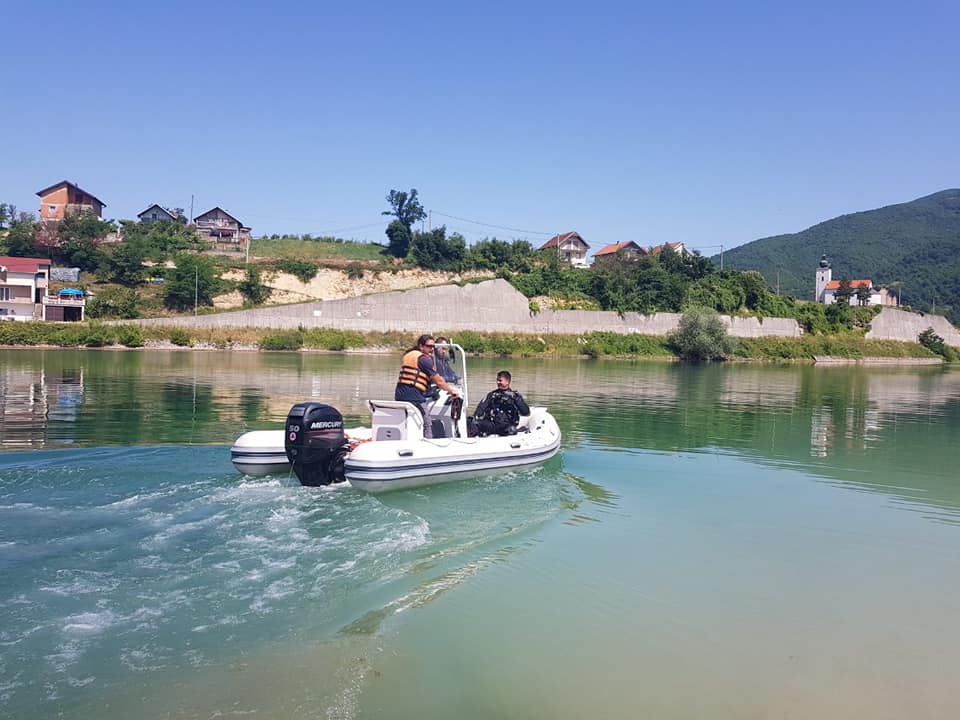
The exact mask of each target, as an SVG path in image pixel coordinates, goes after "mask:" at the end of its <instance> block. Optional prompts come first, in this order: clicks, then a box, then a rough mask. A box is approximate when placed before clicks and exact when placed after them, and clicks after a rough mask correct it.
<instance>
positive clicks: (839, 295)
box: [833, 280, 853, 305]
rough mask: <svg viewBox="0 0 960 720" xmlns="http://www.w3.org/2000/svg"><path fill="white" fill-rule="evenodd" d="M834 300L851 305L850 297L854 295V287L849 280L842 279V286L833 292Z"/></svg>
mask: <svg viewBox="0 0 960 720" xmlns="http://www.w3.org/2000/svg"><path fill="white" fill-rule="evenodd" d="M833 297H834V301H835V302H836V303H837V304H838V305H849V304H850V298H852V297H853V287H852V286H851V285H850V281H849V280H841V281H840V287H838V288H837V291H836V292H835V293H834V294H833Z"/></svg>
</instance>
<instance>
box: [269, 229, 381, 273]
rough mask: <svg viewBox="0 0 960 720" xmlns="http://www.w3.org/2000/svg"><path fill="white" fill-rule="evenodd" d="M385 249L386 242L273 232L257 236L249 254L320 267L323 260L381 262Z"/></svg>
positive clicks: (333, 261)
mask: <svg viewBox="0 0 960 720" xmlns="http://www.w3.org/2000/svg"><path fill="white" fill-rule="evenodd" d="M385 250H386V248H384V246H383V245H377V244H374V243H361V242H351V241H349V240H341V239H339V238H332V237H322V238H321V237H311V236H310V235H300V236H291V235H271V236H270V237H261V238H254V239H253V241H252V242H251V243H250V254H251V256H254V257H256V258H257V259H258V260H262V261H269V260H303V261H306V262H312V263H317V265H318V267H319V265H320V264H323V263H331V264H337V265H339V264H342V263H344V262H364V263H380V262H382V261H383V260H384V252H385Z"/></svg>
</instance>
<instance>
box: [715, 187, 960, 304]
mask: <svg viewBox="0 0 960 720" xmlns="http://www.w3.org/2000/svg"><path fill="white" fill-rule="evenodd" d="M824 253H826V255H827V257H828V258H829V259H830V262H831V264H832V266H833V278H834V279H835V280H842V279H844V278H846V279H864V278H869V279H870V280H873V282H874V283H875V284H877V285H879V286H888V287H889V286H891V285H893V289H894V290H896V288H897V287H898V283H902V287H903V302H904V304H907V305H912V306H913V307H914V309H916V310H924V311H929V310H931V309H932V307H933V306H934V305H935V306H936V310H937V311H938V312H943V313H946V314H947V315H948V317H950V318H951V319H952V320H953V322H954V323H956V322H958V320H960V189H954V190H943V191H941V192H938V193H935V194H933V195H928V196H927V197H922V198H919V199H918V200H914V201H912V202H907V203H902V204H900V205H890V206H888V207H882V208H878V209H877V210H867V211H865V212H858V213H853V214H851V215H841V216H840V217H837V218H834V219H833V220H827V221H826V222H822V223H820V224H819V225H814V226H813V227H811V228H808V229H806V230H804V231H803V232H798V233H793V234H790V235H777V236H775V237H768V238H763V239H761V240H755V241H754V242H751V243H747V244H746V245H741V246H740V247H736V248H734V249H733V250H730V251H728V252H726V253H724V256H723V263H724V267H728V268H735V269H738V270H759V271H760V272H761V273H762V274H763V276H764V277H765V278H766V280H767V282H768V284H769V285H770V287H772V288H776V285H777V270H779V271H780V291H781V293H782V294H787V295H793V296H795V297H798V298H801V299H803V300H812V299H813V293H814V273H815V270H816V267H817V264H818V262H819V260H820V256H821V255H823V254H824ZM714 260H715V261H717V260H719V258H714Z"/></svg>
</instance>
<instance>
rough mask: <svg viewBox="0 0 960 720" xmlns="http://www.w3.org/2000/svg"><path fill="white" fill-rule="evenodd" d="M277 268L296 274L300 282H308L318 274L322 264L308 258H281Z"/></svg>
mask: <svg viewBox="0 0 960 720" xmlns="http://www.w3.org/2000/svg"><path fill="white" fill-rule="evenodd" d="M277 268H279V269H280V270H282V271H283V272H285V273H290V274H291V275H293V276H295V277H296V278H297V279H298V280H300V282H303V283H308V282H310V281H311V280H313V278H314V277H316V275H317V270H319V269H320V266H319V265H317V264H316V263H312V262H307V261H306V260H280V261H278V262H277Z"/></svg>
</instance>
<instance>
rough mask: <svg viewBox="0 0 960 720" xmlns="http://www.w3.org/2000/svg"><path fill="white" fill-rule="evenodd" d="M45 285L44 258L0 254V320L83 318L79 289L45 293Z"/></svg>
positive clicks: (47, 278) (47, 270)
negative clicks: (50, 294) (59, 293)
mask: <svg viewBox="0 0 960 720" xmlns="http://www.w3.org/2000/svg"><path fill="white" fill-rule="evenodd" d="M49 286H50V261H49V260H47V259H46V258H24V257H6V256H0V320H16V321H19V322H27V321H29V320H83V311H84V307H85V305H86V301H85V300H84V298H83V295H82V294H80V295H77V293H79V292H80V291H79V290H75V291H73V292H70V293H66V294H63V295H57V296H49V295H47V288H48V287H49Z"/></svg>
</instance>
